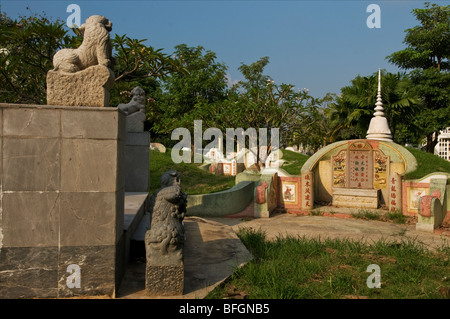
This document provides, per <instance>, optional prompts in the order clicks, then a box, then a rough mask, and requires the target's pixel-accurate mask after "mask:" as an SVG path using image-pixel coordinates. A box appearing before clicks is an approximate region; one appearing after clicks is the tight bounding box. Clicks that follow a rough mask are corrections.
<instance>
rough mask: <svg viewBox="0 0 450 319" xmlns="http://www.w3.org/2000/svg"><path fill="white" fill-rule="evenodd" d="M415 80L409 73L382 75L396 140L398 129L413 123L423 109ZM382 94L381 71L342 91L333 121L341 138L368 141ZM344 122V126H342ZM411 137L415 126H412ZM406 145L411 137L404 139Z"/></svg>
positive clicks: (384, 102) (384, 94)
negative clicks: (414, 84) (368, 134)
mask: <svg viewBox="0 0 450 319" xmlns="http://www.w3.org/2000/svg"><path fill="white" fill-rule="evenodd" d="M411 86H412V84H411V80H410V79H409V78H408V76H407V75H406V73H401V72H400V73H388V72H385V71H383V72H382V73H381V95H382V100H383V107H384V113H385V117H386V118H387V120H388V123H389V127H390V129H391V133H392V136H393V139H394V140H395V141H397V142H400V141H399V140H398V139H397V134H396V133H397V129H398V128H401V130H403V131H404V127H405V126H406V125H408V124H407V123H408V122H411V121H413V119H414V116H415V114H416V113H417V111H418V110H419V108H418V107H419V104H420V100H419V98H418V96H417V94H416V92H415V91H414V90H411V89H410V87H411ZM377 92H378V72H376V73H374V74H372V75H370V76H364V77H363V76H360V75H358V76H357V77H356V78H355V79H353V80H352V81H351V85H350V86H346V87H343V88H342V89H341V95H340V96H339V97H338V98H337V99H336V102H335V103H332V104H331V105H330V107H331V108H332V109H333V112H332V113H333V114H332V115H331V118H332V120H333V123H335V125H338V126H337V127H338V128H339V131H341V132H340V133H341V138H343V139H349V138H365V136H366V134H367V129H368V128H369V124H370V120H371V119H372V117H373V113H374V107H375V102H376V98H377ZM338 123H341V124H338ZM409 128H410V129H411V136H412V135H413V134H414V130H413V129H414V126H413V125H410V126H409ZM402 139H403V140H402V142H405V140H410V139H411V138H410V136H404V135H403V136H402Z"/></svg>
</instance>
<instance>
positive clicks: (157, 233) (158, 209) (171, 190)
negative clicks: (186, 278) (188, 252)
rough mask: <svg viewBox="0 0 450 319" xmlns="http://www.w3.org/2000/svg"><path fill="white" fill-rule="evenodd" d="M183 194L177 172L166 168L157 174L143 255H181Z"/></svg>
mask: <svg viewBox="0 0 450 319" xmlns="http://www.w3.org/2000/svg"><path fill="white" fill-rule="evenodd" d="M186 205H187V195H186V194H185V193H184V192H183V191H182V190H181V179H180V174H179V173H178V172H177V171H169V172H166V173H164V174H163V175H162V176H161V188H160V189H158V190H157V191H156V192H155V193H154V194H153V196H152V197H151V198H150V201H149V207H150V212H151V214H152V221H151V227H150V230H149V231H147V233H146V243H147V244H146V245H147V258H148V260H150V259H151V258H152V257H153V258H158V257H159V256H162V255H172V257H173V258H174V259H178V260H181V259H182V258H183V246H184V226H183V224H182V222H183V219H184V216H185V213H186Z"/></svg>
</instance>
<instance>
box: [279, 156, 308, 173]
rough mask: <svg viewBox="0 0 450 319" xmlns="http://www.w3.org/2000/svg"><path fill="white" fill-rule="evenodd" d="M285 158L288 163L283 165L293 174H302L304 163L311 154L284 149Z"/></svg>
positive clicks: (283, 167)
mask: <svg viewBox="0 0 450 319" xmlns="http://www.w3.org/2000/svg"><path fill="white" fill-rule="evenodd" d="M282 152H283V158H282V159H283V160H285V161H286V163H285V164H284V165H283V166H282V167H281V168H282V169H284V170H285V171H286V172H288V173H289V174H291V175H300V174H301V169H302V166H303V164H305V162H306V161H307V160H308V158H309V156H307V155H303V154H299V153H296V152H292V151H288V150H282Z"/></svg>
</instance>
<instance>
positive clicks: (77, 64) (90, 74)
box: [47, 15, 115, 107]
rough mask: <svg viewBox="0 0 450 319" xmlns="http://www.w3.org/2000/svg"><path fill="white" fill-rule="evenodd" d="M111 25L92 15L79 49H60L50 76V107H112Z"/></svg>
mask: <svg viewBox="0 0 450 319" xmlns="http://www.w3.org/2000/svg"><path fill="white" fill-rule="evenodd" d="M111 30H112V23H111V21H109V20H108V19H107V18H105V17H104V16H101V15H93V16H90V17H89V18H87V19H86V23H84V24H83V25H81V27H80V31H81V32H82V34H83V42H82V43H81V45H80V46H79V47H78V48H76V49H71V48H65V49H61V50H59V51H58V52H56V54H55V55H54V56H53V66H54V68H53V70H50V71H48V72H47V104H48V105H61V106H94V107H103V106H109V98H110V95H109V91H110V90H111V88H112V87H113V85H114V79H115V77H114V73H113V71H112V68H113V57H112V44H111V38H110V34H109V32H110V31H111Z"/></svg>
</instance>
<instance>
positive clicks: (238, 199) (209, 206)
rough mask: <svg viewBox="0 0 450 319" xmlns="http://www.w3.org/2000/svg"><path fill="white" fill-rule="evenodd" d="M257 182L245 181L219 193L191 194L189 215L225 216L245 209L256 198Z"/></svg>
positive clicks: (188, 205) (188, 207) (188, 206)
mask: <svg viewBox="0 0 450 319" xmlns="http://www.w3.org/2000/svg"><path fill="white" fill-rule="evenodd" d="M254 188H255V182H253V181H245V182H240V183H238V184H236V185H235V186H234V187H232V188H230V189H228V190H226V191H222V192H217V193H210V194H201V195H189V196H188V204H187V216H201V217H206V216H209V217H224V216H226V215H231V214H235V213H239V212H241V211H243V210H244V209H245V208H246V207H247V206H248V205H249V204H250V203H251V202H252V201H253V198H254V194H253V193H254Z"/></svg>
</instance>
